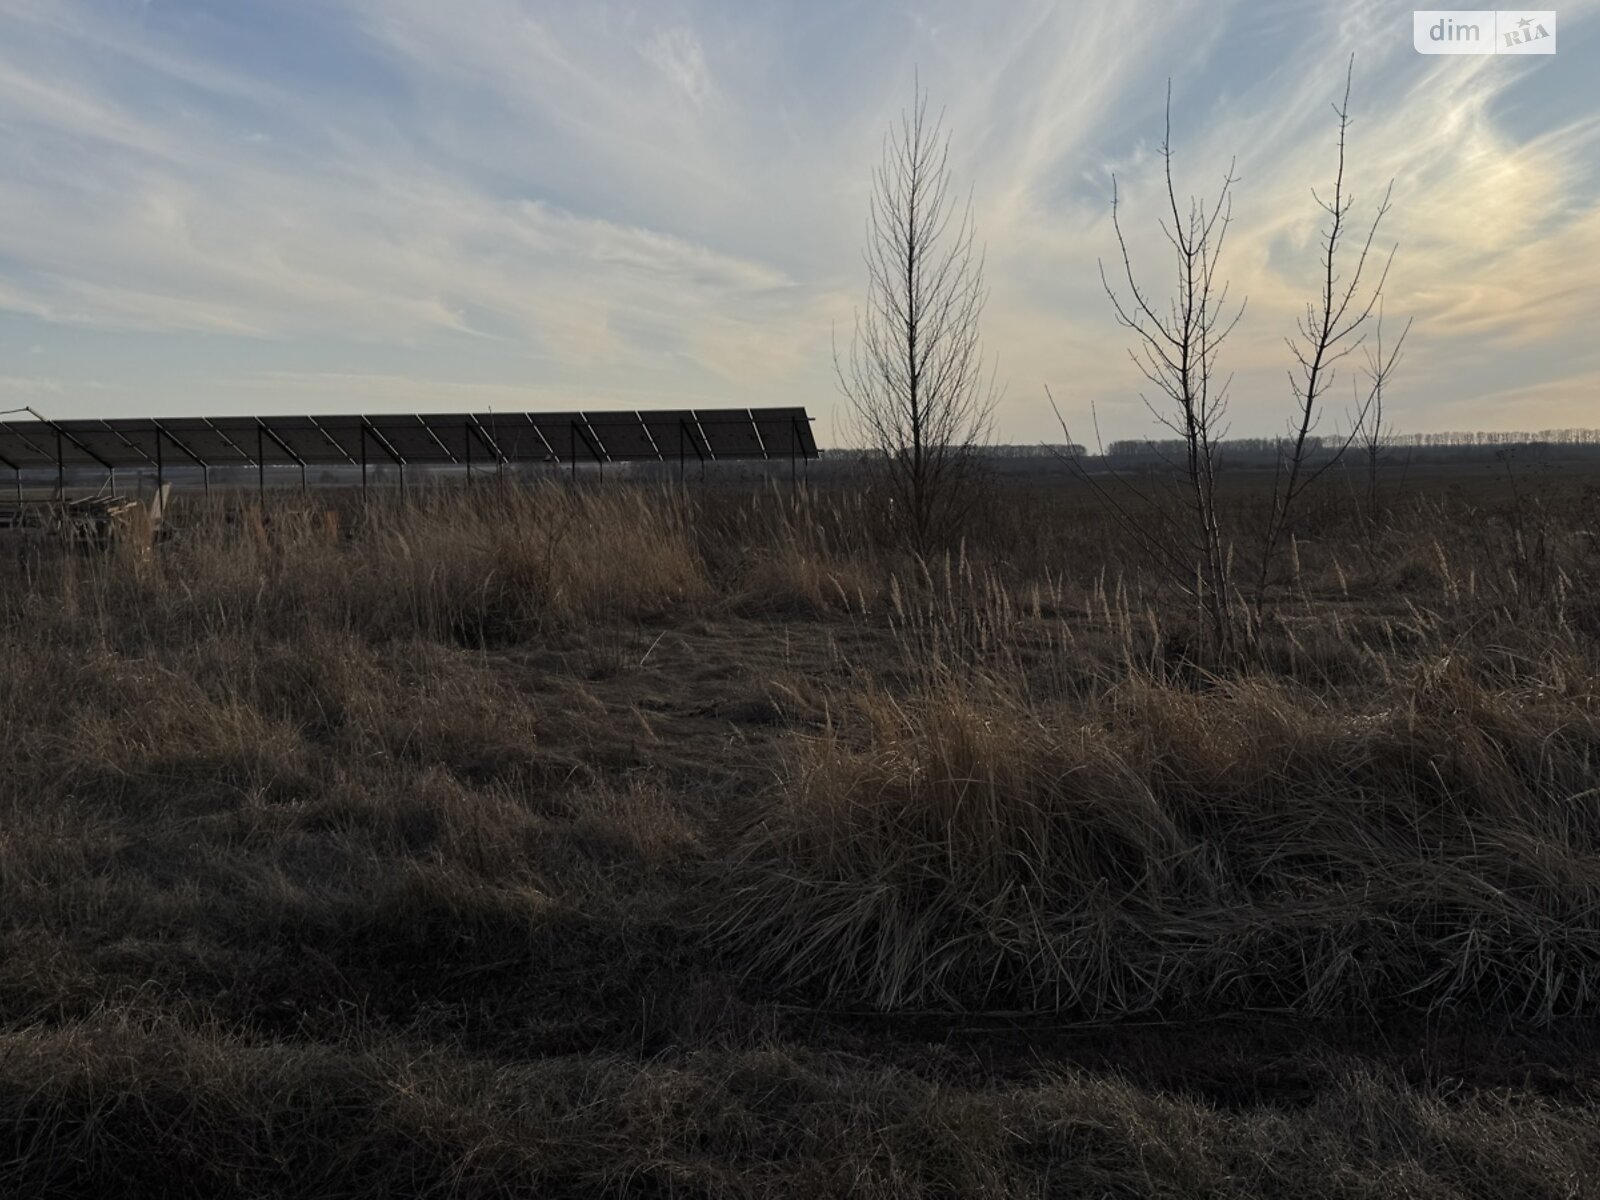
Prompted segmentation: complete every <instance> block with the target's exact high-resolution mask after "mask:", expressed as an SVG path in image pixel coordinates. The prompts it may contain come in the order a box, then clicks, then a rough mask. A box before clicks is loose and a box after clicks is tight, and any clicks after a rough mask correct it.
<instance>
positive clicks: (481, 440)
mask: <svg viewBox="0 0 1600 1200" xmlns="http://www.w3.org/2000/svg"><path fill="white" fill-rule="evenodd" d="M417 420H418V421H419V422H421V424H422V426H423V428H425V429H426V430H427V431H428V433H429V435H431V436H432V437H433V438H434V439H435V440H436V441H437V442H438V443H439V446H435V447H434V452H435V453H443V454H446V455H448V456H449V458H448V459H446V460H445V461H447V462H458V463H467V462H470V463H472V464H474V465H479V464H483V463H491V462H493V461H494V449H493V447H492V445H491V444H490V442H489V441H488V440H487V439H486V438H485V436H484V435H483V434H482V433H480V432H479V431H478V423H477V422H476V421H475V420H473V419H472V417H471V415H470V414H468V413H428V414H426V415H424V416H420V417H418V418H417ZM440 446H442V447H443V450H442V451H441V450H440V448H439V447H440Z"/></svg>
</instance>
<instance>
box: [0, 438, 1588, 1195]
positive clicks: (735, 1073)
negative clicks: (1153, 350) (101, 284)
mask: <svg viewBox="0 0 1600 1200" xmlns="http://www.w3.org/2000/svg"><path fill="white" fill-rule="evenodd" d="M1241 480H1242V482H1241V484H1240V486H1239V487H1238V488H1237V489H1235V490H1234V491H1232V492H1230V493H1229V495H1228V497H1227V503H1228V504H1229V505H1230V510H1229V511H1230V517H1231V519H1232V520H1233V522H1234V527H1235V528H1236V529H1237V530H1239V531H1240V537H1241V541H1242V542H1247V541H1248V538H1249V536H1250V534H1251V531H1252V530H1253V528H1254V524H1253V522H1256V521H1257V520H1258V519H1259V514H1258V512H1257V510H1258V509H1259V507H1260V504H1261V496H1260V495H1259V494H1258V493H1260V492H1261V488H1260V486H1258V485H1259V481H1252V480H1251V479H1250V477H1248V476H1241ZM1395 493H1396V486H1395V483H1394V481H1393V480H1387V479H1386V481H1385V491H1384V507H1383V508H1382V509H1381V510H1380V511H1378V512H1376V513H1371V514H1364V513H1361V512H1360V509H1359V505H1357V504H1356V503H1354V502H1353V501H1352V490H1351V486H1347V481H1345V480H1343V479H1335V478H1333V477H1331V476H1330V477H1329V479H1328V480H1327V481H1326V483H1325V484H1324V485H1323V486H1322V487H1321V490H1320V492H1318V493H1315V494H1313V495H1312V496H1311V498H1310V500H1311V502H1310V503H1309V504H1308V505H1307V507H1306V509H1305V513H1304V518H1303V523H1302V526H1301V528H1300V537H1299V538H1298V540H1297V541H1296V543H1295V545H1294V546H1293V548H1292V552H1291V553H1290V554H1288V555H1286V562H1288V563H1290V564H1292V567H1293V571H1292V573H1291V575H1290V576H1289V577H1287V578H1285V579H1283V580H1281V581H1280V584H1279V586H1278V590H1277V593H1276V598H1275V599H1274V601H1273V602H1272V603H1271V604H1270V605H1269V606H1268V607H1267V609H1266V611H1265V614H1264V616H1263V617H1262V619H1261V621H1260V624H1259V632H1258V635H1257V638H1256V644H1255V648H1254V650H1253V651H1252V652H1251V654H1250V655H1249V656H1247V657H1246V658H1243V659H1239V660H1233V661H1227V662H1222V661H1211V660H1209V659H1208V658H1207V655H1206V654H1205V652H1204V651H1203V650H1201V649H1200V648H1199V642H1198V639H1197V638H1196V635H1195V621H1194V614H1193V613H1191V612H1189V611H1188V609H1187V608H1186V606H1185V605H1184V604H1183V602H1182V601H1181V600H1180V599H1179V598H1178V597H1177V596H1176V595H1174V594H1172V593H1171V592H1170V591H1169V590H1168V589H1166V588H1164V587H1163V586H1161V585H1160V584H1159V582H1158V581H1157V579H1156V577H1154V576H1152V575H1150V574H1149V573H1148V572H1147V571H1145V570H1144V569H1143V567H1142V565H1141V564H1140V562H1138V561H1137V560H1136V559H1134V558H1132V557H1130V554H1129V551H1128V550H1127V539H1126V538H1125V537H1124V536H1123V535H1122V534H1121V533H1120V532H1119V530H1118V529H1117V528H1116V526H1115V524H1114V523H1113V522H1111V521H1110V520H1109V519H1108V518H1106V517H1105V516H1103V515H1102V514H1101V513H1100V511H1099V510H1098V509H1097V508H1096V506H1095V504H1094V502H1093V498H1092V494H1091V493H1090V492H1089V491H1088V489H1086V488H1085V487H1083V486H1082V484H1081V482H1074V481H1072V480H1070V479H1068V478H1066V477H1064V476H1061V475H1053V474H1041V475H1039V476H1037V477H1032V478H1021V479H1015V480H1008V481H1007V482H1005V483H1004V484H1003V485H1002V486H1001V487H1000V488H999V489H998V490H997V491H996V492H994V493H993V494H992V495H991V497H990V501H989V503H988V504H987V505H986V506H985V507H984V508H983V509H982V510H981V511H980V512H979V513H978V514H977V515H976V516H975V517H974V518H973V521H972V523H971V526H970V528H969V529H968V531H967V535H966V539H965V541H964V542H963V543H961V544H960V545H958V546H956V547H954V548H953V549H952V550H951V551H950V553H949V554H948V555H943V556H940V557H938V558H935V559H933V560H931V561H927V562H918V561H914V560H912V559H909V558H906V557H904V556H900V555H897V554H895V553H892V552H890V551H888V550H885V549H883V548H882V547H883V542H882V540H881V539H880V538H879V537H877V536H876V535H877V532H878V531H877V528H876V526H877V523H878V521H879V520H880V514H879V510H878V506H877V505H876V503H875V502H874V500H873V499H872V497H871V496H870V494H869V493H868V492H866V491H864V490H863V489H862V488H860V487H858V486H855V485H851V484H839V485H829V486H827V487H818V488H816V489H814V490H812V491H810V492H796V491H791V490H790V489H789V488H788V487H787V486H786V485H785V486H781V487H775V488H769V489H766V490H755V489H749V490H746V489H741V488H735V487H704V488H697V487H692V486H691V487H689V488H688V489H686V490H683V491H680V490H677V489H673V488H655V487H651V488H636V487H630V486H627V485H623V484H618V483H607V484H605V485H603V486H591V485H586V484H581V485H579V486H576V487H564V486H561V485H551V486H544V487H539V488H533V489H522V488H504V489H502V488H498V487H479V488H475V489H473V490H472V491H471V492H462V491H438V492H431V493H424V494H421V495H413V497H412V498H411V502H410V504H409V505H408V506H405V507H402V506H400V505H399V504H398V503H397V502H396V501H395V500H394V499H393V498H392V497H375V499H374V501H373V502H372V504H371V506H370V507H366V508H363V507H362V506H361V505H360V504H359V503H358V502H357V501H356V500H355V499H354V498H352V497H336V503H337V506H338V507H339V509H340V512H339V517H338V519H337V520H330V519H328V518H326V517H325V515H324V514H323V513H322V512H321V511H312V510H311V509H310V508H308V507H306V502H304V501H301V500H300V498H299V497H297V496H290V495H283V496H272V495H269V498H268V511H267V519H266V520H265V521H262V520H261V519H260V515H259V513H257V512H255V511H253V510H252V509H251V508H250V507H249V503H250V502H251V500H252V498H250V497H244V498H241V499H239V500H237V501H234V502H232V503H233V504H234V507H232V508H231V509H230V501H229V500H228V499H226V498H224V497H218V498H215V499H214V500H212V501H210V502H205V501H202V500H200V499H199V498H197V497H194V496H187V495H186V496H183V497H181V498H180V499H179V500H178V501H177V502H176V504H175V505H174V507H173V510H172V514H171V518H170V521H171V524H172V526H173V527H174V528H173V536H172V537H171V538H170V539H169V540H167V541H165V542H163V543H162V544H160V545H158V546H156V547H155V548H154V550H153V551H144V552H140V551H138V550H136V549H134V548H133V547H131V546H122V547H119V548H117V549H115V550H114V551H113V552H111V553H108V554H85V553H52V552H50V551H49V548H48V547H45V548H41V547H39V546H33V545H30V546H29V548H28V549H27V550H26V551H25V552H23V553H21V554H20V555H19V556H17V557H6V558H4V559H0V719H3V721H4V730H3V736H0V1194H3V1195H8V1196H10V1195H15V1196H19V1197H20V1196H29V1197H35V1196H36V1197H49V1196H78V1195H107V1196H110V1195H115V1196H127V1197H139V1196H168V1195H196V1196H201V1195H224V1194H231V1195H246V1196H286V1195H288V1196H305V1197H378V1196H453V1197H455V1196H459V1197H478V1196H521V1195H528V1196H532V1195H580V1194H612V1193H614V1194H629V1195H641V1196H646V1195H648V1196H666V1195H683V1196H698V1195H728V1196H746V1195H748V1196H778V1195H794V1194H806V1195H813V1196H844V1195H853V1196H902V1195H951V1196H957V1195H959V1196H1012V1195H1085V1196H1101V1195H1112V1196H1144V1195H1159V1196H1189V1195H1196V1196H1202V1195H1203V1196H1212V1195H1221V1196H1241V1197H1243V1196H1299V1197H1303V1196H1309V1195H1339V1196H1372V1197H1379V1196H1397V1195H1415V1196H1441V1197H1442V1196H1482V1197H1504V1196H1513V1195H1515V1196H1547V1197H1567V1196H1584V1195H1594V1194H1600V1184H1596V1183H1595V1182H1594V1180H1596V1179H1597V1178H1600V1063H1597V1060H1596V1055H1595V1051H1596V1048H1597V1046H1600V1039H1597V1038H1596V1036H1595V1032H1596V1031H1595V1026H1594V1024H1593V1020H1594V1017H1595V1016H1596V1013H1597V1010H1600V858H1597V853H1600V786H1597V785H1600V770H1597V767H1600V544H1597V537H1596V535H1597V534H1600V473H1596V472H1594V471H1592V470H1589V469H1583V468H1578V467H1573V466H1570V465H1569V466H1566V467H1563V468H1561V469H1552V470H1550V471H1544V472H1525V473H1523V474H1521V475H1518V474H1516V473H1512V474H1510V475H1507V473H1506V472H1505V471H1504V469H1503V468H1499V467H1496V468H1492V469H1491V468H1487V467H1483V468H1480V467H1477V466H1474V467H1471V468H1462V469H1460V470H1457V471H1452V470H1450V469H1447V468H1444V467H1439V466H1430V467H1429V468H1428V470H1427V472H1425V473H1422V472H1419V473H1418V474H1416V475H1415V476H1414V477H1413V478H1412V479H1411V480H1410V481H1409V482H1408V483H1407V486H1406V488H1405V491H1404V492H1403V494H1399V495H1396V494H1395ZM0 552H3V553H6V554H8V555H9V554H11V553H12V551H11V550H10V549H5V550H3V551H0ZM1240 553H1241V554H1246V553H1247V550H1246V549H1244V548H1241V550H1240ZM13 564H15V565H13Z"/></svg>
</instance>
